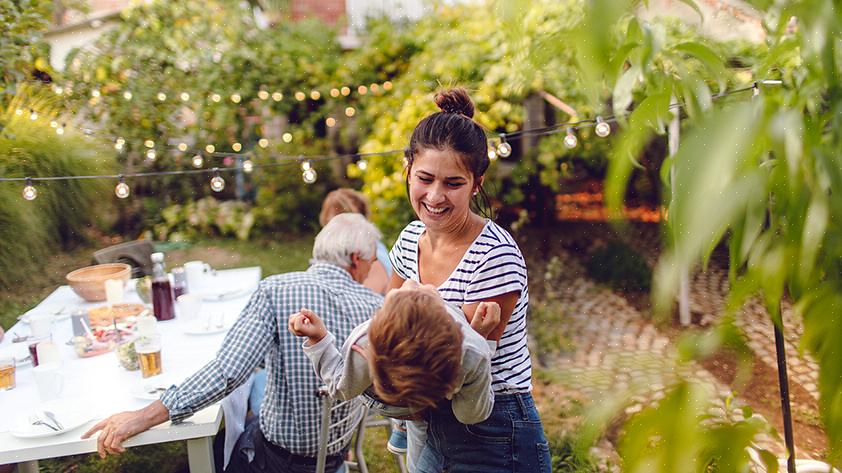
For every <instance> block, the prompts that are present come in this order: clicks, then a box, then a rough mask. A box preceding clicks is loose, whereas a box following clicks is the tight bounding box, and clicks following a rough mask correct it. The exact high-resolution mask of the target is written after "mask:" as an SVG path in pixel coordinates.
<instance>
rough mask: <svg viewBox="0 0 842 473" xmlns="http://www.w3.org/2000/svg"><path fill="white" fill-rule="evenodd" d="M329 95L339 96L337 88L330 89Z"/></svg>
mask: <svg viewBox="0 0 842 473" xmlns="http://www.w3.org/2000/svg"><path fill="white" fill-rule="evenodd" d="M330 96H331V97H333V98H336V97H339V89H337V88H336V87H334V88H332V89H330Z"/></svg>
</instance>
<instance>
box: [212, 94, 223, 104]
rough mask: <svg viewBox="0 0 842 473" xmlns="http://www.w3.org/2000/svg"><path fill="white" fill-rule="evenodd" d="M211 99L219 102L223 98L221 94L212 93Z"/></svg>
mask: <svg viewBox="0 0 842 473" xmlns="http://www.w3.org/2000/svg"><path fill="white" fill-rule="evenodd" d="M211 100H213V101H214V102H216V103H219V101H220V100H222V96H221V95H219V94H211Z"/></svg>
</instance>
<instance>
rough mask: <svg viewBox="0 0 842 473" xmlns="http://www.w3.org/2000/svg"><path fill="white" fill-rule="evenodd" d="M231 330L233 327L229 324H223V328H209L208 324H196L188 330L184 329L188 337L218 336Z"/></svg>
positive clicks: (212, 326) (211, 326) (213, 326)
mask: <svg viewBox="0 0 842 473" xmlns="http://www.w3.org/2000/svg"><path fill="white" fill-rule="evenodd" d="M230 328H231V326H230V325H228V324H227V323H225V324H223V325H222V327H219V326H217V325H210V326H208V325H207V324H206V323H203V322H196V323H194V324H191V325H188V326H187V328H186V329H184V333H185V334H187V335H216V334H218V333H224V332H227V331H228V330H229V329H230Z"/></svg>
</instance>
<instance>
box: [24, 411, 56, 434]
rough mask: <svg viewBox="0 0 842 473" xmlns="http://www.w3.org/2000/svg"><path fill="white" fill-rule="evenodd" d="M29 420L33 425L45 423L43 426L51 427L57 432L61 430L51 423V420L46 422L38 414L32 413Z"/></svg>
mask: <svg viewBox="0 0 842 473" xmlns="http://www.w3.org/2000/svg"><path fill="white" fill-rule="evenodd" d="M29 422H30V423H31V424H32V425H43V426H46V427H49V428H50V429H52V430H53V431H55V432H58V431H59V430H60V429H59V428H58V427H56V426H54V425H53V424H50V423H49V422H46V421H45V420H44V419H42V418H40V417H38V415H37V414H32V415H31V416H29Z"/></svg>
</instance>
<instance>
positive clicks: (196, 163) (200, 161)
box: [193, 154, 205, 168]
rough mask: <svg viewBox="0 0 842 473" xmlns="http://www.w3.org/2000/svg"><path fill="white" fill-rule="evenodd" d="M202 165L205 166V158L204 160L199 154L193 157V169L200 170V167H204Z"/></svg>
mask: <svg viewBox="0 0 842 473" xmlns="http://www.w3.org/2000/svg"><path fill="white" fill-rule="evenodd" d="M202 164H205V158H203V157H202V155H201V154H197V155H196V156H193V167H194V168H200V167H202Z"/></svg>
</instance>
